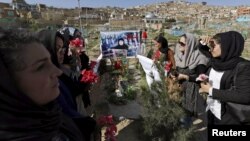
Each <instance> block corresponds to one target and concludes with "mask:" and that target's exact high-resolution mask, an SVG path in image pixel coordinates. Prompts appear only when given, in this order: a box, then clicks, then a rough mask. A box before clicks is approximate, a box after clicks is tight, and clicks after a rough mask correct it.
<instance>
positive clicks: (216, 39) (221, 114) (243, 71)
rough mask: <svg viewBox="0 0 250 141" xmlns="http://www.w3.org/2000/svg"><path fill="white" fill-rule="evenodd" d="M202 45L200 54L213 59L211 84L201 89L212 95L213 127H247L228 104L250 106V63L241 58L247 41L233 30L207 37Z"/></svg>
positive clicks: (210, 122)
mask: <svg viewBox="0 0 250 141" xmlns="http://www.w3.org/2000/svg"><path fill="white" fill-rule="evenodd" d="M201 43H202V44H200V46H199V48H200V51H201V52H202V53H204V54H205V55H206V56H208V57H210V58H211V63H210V65H211V67H210V69H209V71H208V73H207V74H208V75H209V83H201V89H200V91H201V92H206V93H208V97H207V105H208V106H207V110H208V122H209V124H246V123H242V122H241V121H240V120H239V119H237V117H236V116H235V115H234V114H235V113H233V112H231V110H230V108H229V106H228V104H227V102H233V103H239V104H245V105H250V87H249V84H250V71H249V70H250V63H249V61H247V60H245V59H243V58H241V57H240V56H241V53H242V51H243V49H244V38H243V37H242V35H241V34H240V33H238V32H236V31H229V32H223V33H218V34H216V35H215V36H213V37H212V39H209V38H204V39H202V40H201ZM236 70H237V72H236ZM234 77H235V78H236V80H235V82H234ZM232 86H234V87H235V89H232ZM249 116H250V115H249ZM247 124H249V122H248V123H247Z"/></svg>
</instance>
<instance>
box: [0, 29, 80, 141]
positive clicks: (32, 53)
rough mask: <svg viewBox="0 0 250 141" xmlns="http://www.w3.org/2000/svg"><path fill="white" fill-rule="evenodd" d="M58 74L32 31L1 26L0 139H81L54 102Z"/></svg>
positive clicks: (75, 128)
mask: <svg viewBox="0 0 250 141" xmlns="http://www.w3.org/2000/svg"><path fill="white" fill-rule="evenodd" d="M60 74H61V71H60V70H59V69H57V68H56V67H55V66H54V65H53V64H52V63H51V61H50V55H49V53H48V51H47V50H46V49H45V48H44V47H43V45H42V44H41V43H40V42H39V41H38V40H37V39H36V38H34V36H33V35H32V34H28V33H25V32H22V33H21V32H20V31H16V32H14V31H5V30H2V29H0V75H1V76H0V77H1V79H0V115H1V116H0V125H1V126H0V140H6V141H12V140H13V141H14V140H15V141H65V140H70V141H83V139H82V134H81V132H80V131H79V130H78V128H77V127H76V126H75V124H74V123H73V121H72V120H71V119H69V118H67V117H66V116H64V115H63V114H62V112H61V110H60V108H59V106H58V105H57V103H56V102H55V99H56V97H57V96H58V95H59V89H58V79H57V77H58V76H59V75H60Z"/></svg>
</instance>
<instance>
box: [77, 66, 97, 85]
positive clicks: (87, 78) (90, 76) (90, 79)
mask: <svg viewBox="0 0 250 141" xmlns="http://www.w3.org/2000/svg"><path fill="white" fill-rule="evenodd" d="M97 80H98V76H97V75H96V74H95V73H94V72H93V71H92V70H86V69H84V70H83V71H82V78H81V82H84V83H96V82H97Z"/></svg>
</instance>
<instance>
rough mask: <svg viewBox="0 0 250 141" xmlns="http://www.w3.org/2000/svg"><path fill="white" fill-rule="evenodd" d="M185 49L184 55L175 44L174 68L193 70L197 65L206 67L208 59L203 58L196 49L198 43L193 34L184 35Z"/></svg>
mask: <svg viewBox="0 0 250 141" xmlns="http://www.w3.org/2000/svg"><path fill="white" fill-rule="evenodd" d="M185 35H186V45H187V46H186V49H185V52H184V54H182V53H181V51H180V45H179V44H177V46H176V48H175V55H174V58H175V62H176V66H177V67H180V68H186V67H188V68H189V69H194V68H195V67H196V66H197V65H200V64H204V65H207V63H208V58H207V57H206V56H204V55H203V54H202V53H201V52H200V51H199V49H198V47H197V46H198V44H199V41H198V40H197V39H196V37H195V36H194V35H193V34H190V33H186V34H185Z"/></svg>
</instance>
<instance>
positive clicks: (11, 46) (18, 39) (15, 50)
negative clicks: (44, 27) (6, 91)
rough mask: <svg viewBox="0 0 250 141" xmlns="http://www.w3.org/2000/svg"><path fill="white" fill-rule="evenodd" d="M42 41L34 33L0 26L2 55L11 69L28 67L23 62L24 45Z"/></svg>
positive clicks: (0, 54)
mask: <svg viewBox="0 0 250 141" xmlns="http://www.w3.org/2000/svg"><path fill="white" fill-rule="evenodd" d="M34 42H36V43H41V42H40V41H39V40H38V38H36V36H35V34H34V33H31V32H28V31H24V30H18V29H13V30H4V29H2V28H0V57H1V58H2V60H3V62H4V64H5V65H6V67H7V68H8V69H9V70H11V71H20V70H23V69H25V68H26V64H25V63H24V62H22V55H21V54H22V52H23V47H25V46H26V45H27V44H31V43H34Z"/></svg>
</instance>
